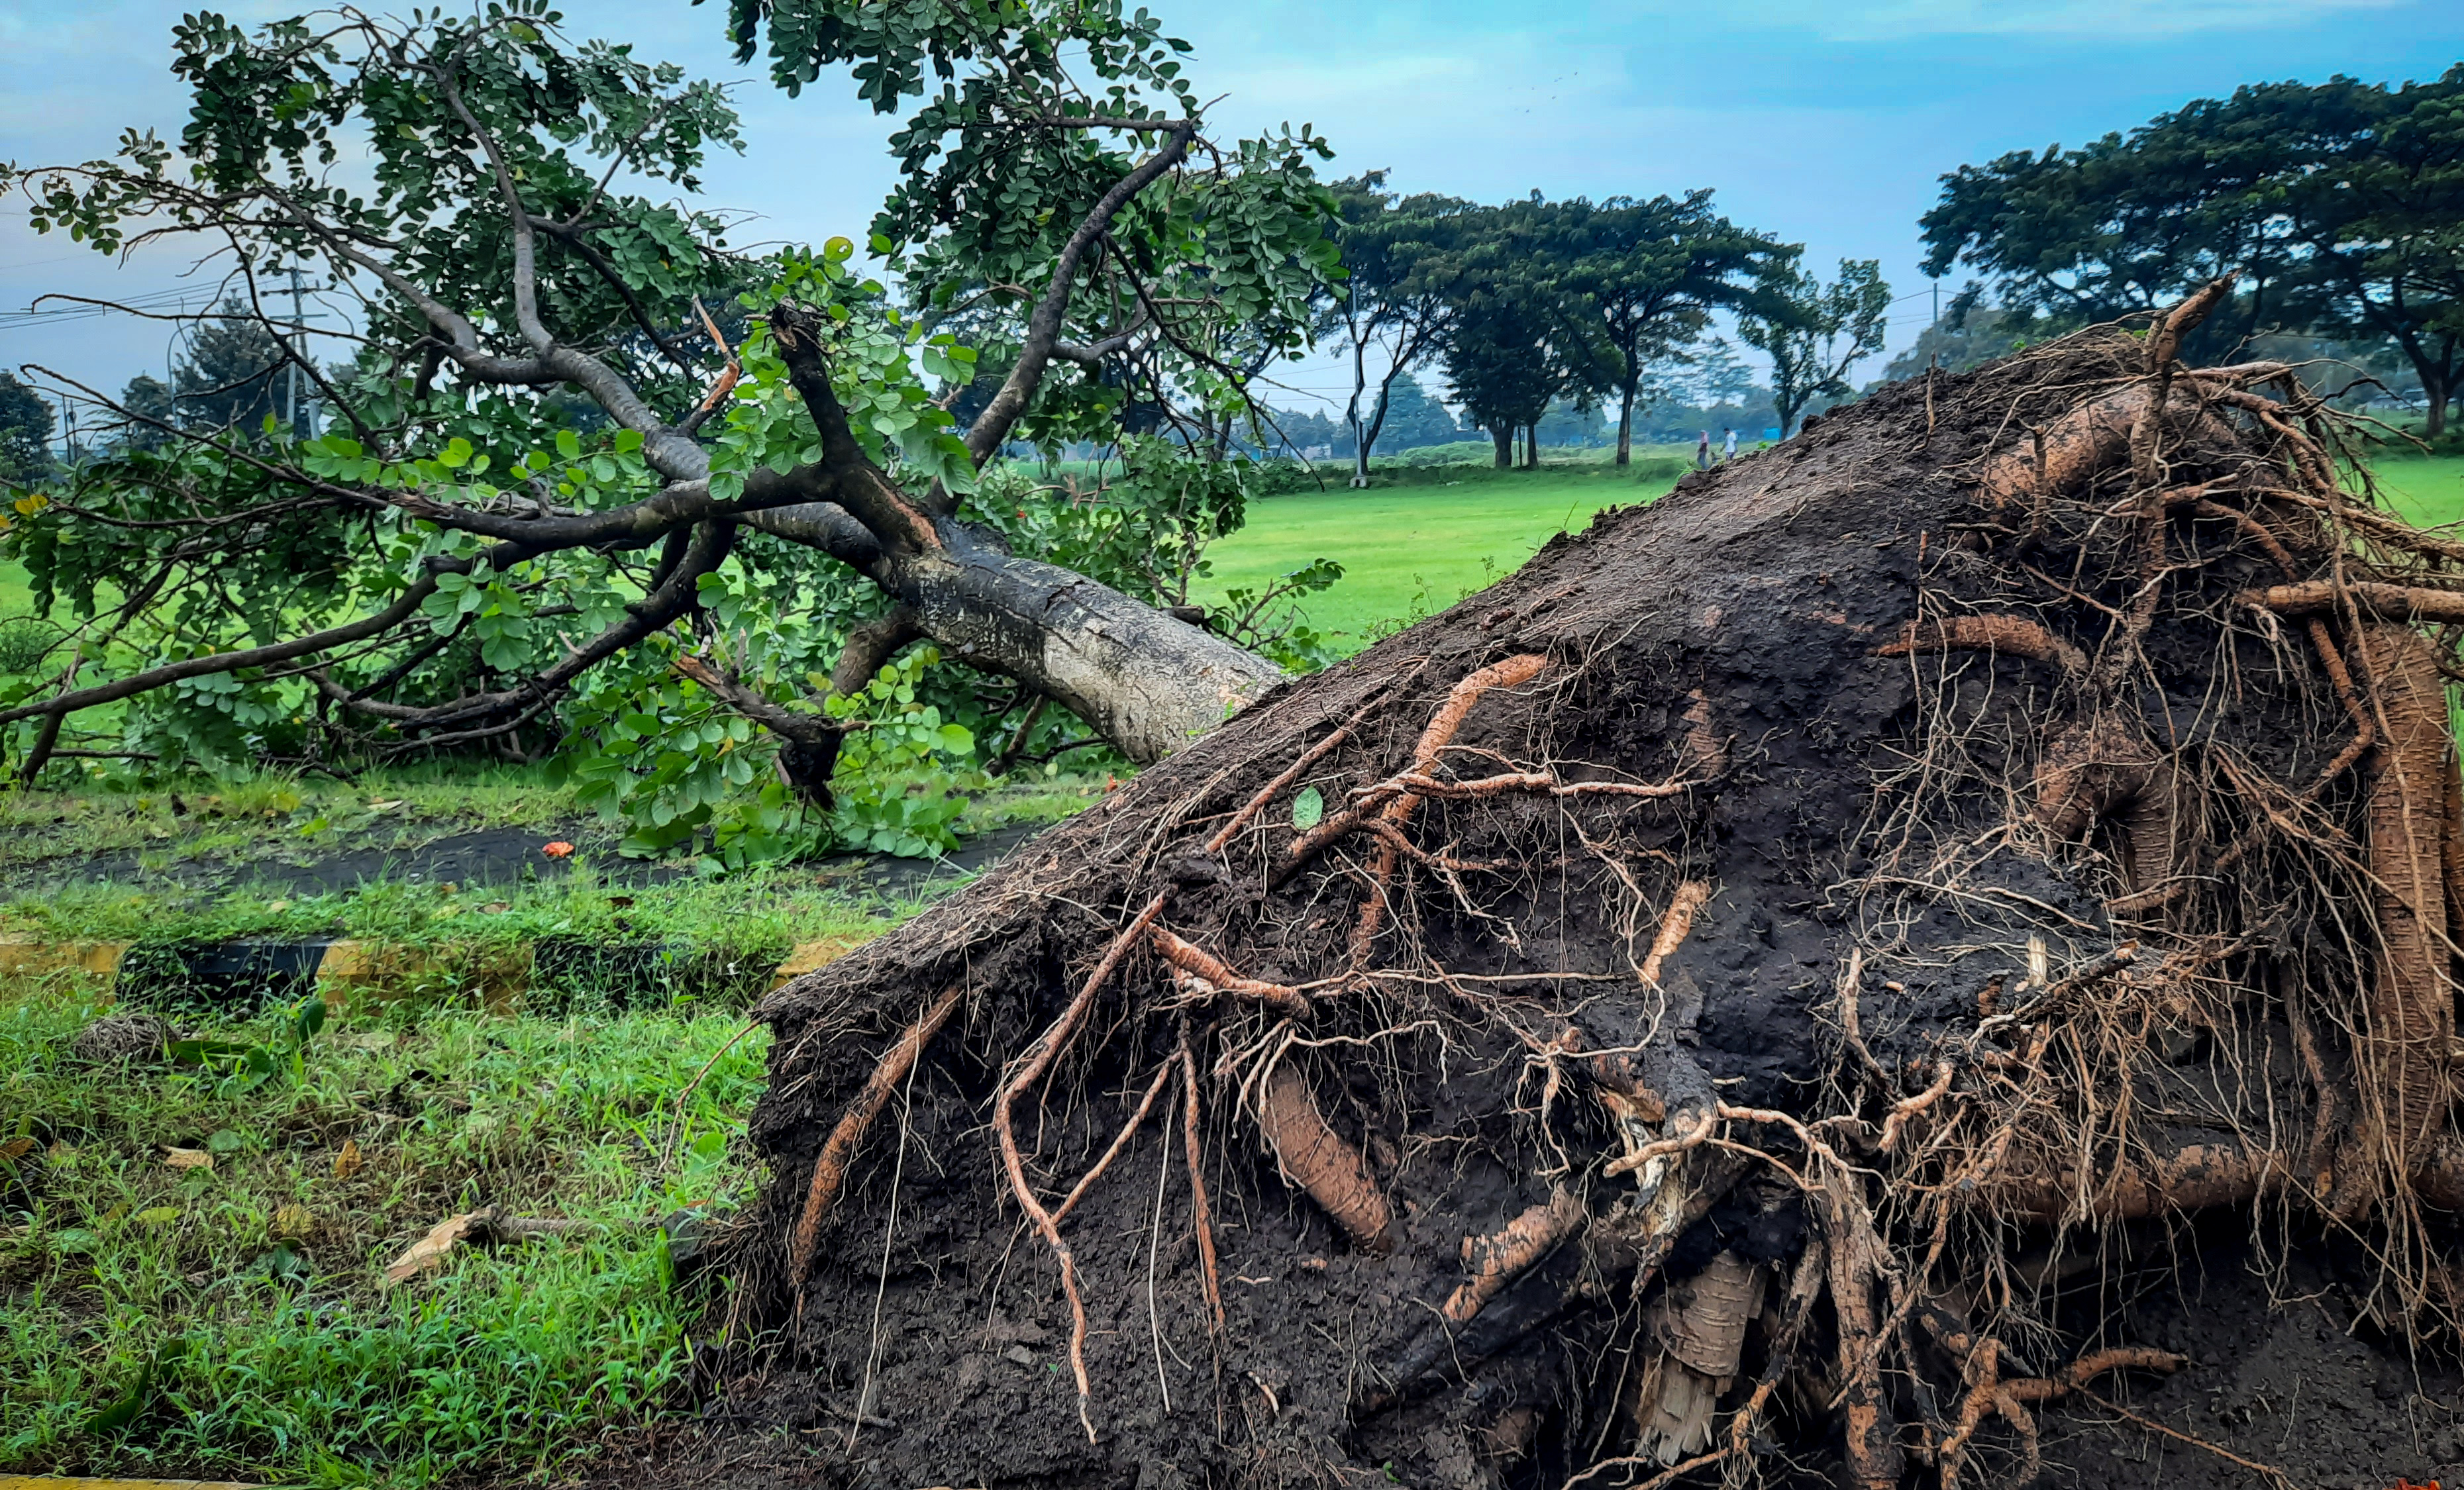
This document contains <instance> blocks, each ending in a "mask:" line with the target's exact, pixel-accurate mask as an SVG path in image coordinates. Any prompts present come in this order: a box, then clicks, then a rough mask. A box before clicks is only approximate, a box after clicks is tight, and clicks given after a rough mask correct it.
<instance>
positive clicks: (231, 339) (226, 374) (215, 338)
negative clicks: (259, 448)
mask: <svg viewBox="0 0 2464 1490" xmlns="http://www.w3.org/2000/svg"><path fill="white" fill-rule="evenodd" d="M290 365H291V354H290V351H289V349H288V348H287V347H286V345H285V344H284V342H283V340H282V339H281V338H279V337H277V336H275V332H274V329H273V327H271V326H270V325H268V324H267V322H266V320H265V318H264V317H263V316H261V315H260V314H258V312H257V311H256V310H255V309H253V308H252V307H251V305H250V303H249V302H248V301H247V300H244V299H241V298H240V297H238V296H232V297H231V298H228V299H226V300H224V301H223V303H222V307H221V309H220V310H218V311H217V312H215V313H214V314H213V315H210V316H206V317H201V318H198V319H197V320H196V321H195V323H194V324H193V325H192V327H191V328H190V335H189V338H188V355H187V358H186V359H184V360H183V361H182V362H180V364H179V366H178V367H177V368H176V369H175V370H174V371H173V373H172V376H171V389H172V397H173V403H172V407H173V408H174V409H175V410H176V411H177V413H178V417H179V421H180V423H182V424H184V425H187V426H188V427H191V428H196V429H205V430H215V429H231V430H235V431H238V432H240V433H242V434H255V433H257V432H258V431H259V430H261V429H262V428H263V427H264V426H265V421H266V420H267V419H268V418H278V417H281V416H282V415H283V414H284V413H285V412H286V410H285V407H284V404H283V400H282V397H281V393H282V388H283V376H282V375H283V374H284V373H285V372H286V371H288V370H289V368H290Z"/></svg>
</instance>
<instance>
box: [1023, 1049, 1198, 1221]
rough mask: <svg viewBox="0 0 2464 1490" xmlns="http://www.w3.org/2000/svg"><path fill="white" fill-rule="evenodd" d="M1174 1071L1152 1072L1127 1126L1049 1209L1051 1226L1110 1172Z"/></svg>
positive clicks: (1166, 1067) (1167, 1067)
mask: <svg viewBox="0 0 2464 1490" xmlns="http://www.w3.org/2000/svg"><path fill="white" fill-rule="evenodd" d="M1178 1069H1179V1065H1178V1063H1177V1062H1173V1061H1167V1062H1165V1063H1163V1065H1162V1066H1161V1067H1160V1068H1159V1069H1158V1070H1156V1072H1155V1080H1154V1081H1152V1082H1149V1083H1148V1084H1147V1094H1146V1096H1144V1097H1143V1098H1141V1099H1139V1102H1138V1106H1137V1109H1136V1110H1135V1111H1133V1112H1132V1113H1131V1114H1130V1120H1129V1121H1128V1122H1126V1123H1123V1124H1122V1125H1121V1130H1120V1131H1119V1132H1117V1133H1115V1134H1113V1135H1112V1141H1111V1144H1110V1145H1109V1146H1107V1147H1106V1148H1105V1150H1104V1152H1103V1154H1102V1155H1101V1156H1100V1157H1098V1158H1097V1159H1096V1160H1095V1164H1094V1167H1093V1168H1092V1169H1089V1171H1088V1172H1086V1173H1085V1174H1084V1175H1083V1176H1081V1177H1080V1178H1079V1181H1078V1183H1076V1184H1075V1185H1072V1186H1070V1187H1069V1194H1067V1195H1066V1196H1064V1197H1062V1201H1061V1203H1060V1204H1059V1205H1057V1206H1054V1207H1053V1208H1052V1224H1053V1225H1055V1226H1058V1225H1060V1224H1061V1223H1062V1222H1063V1221H1066V1220H1067V1219H1068V1218H1069V1213H1070V1212H1072V1211H1075V1210H1076V1209H1078V1202H1079V1201H1081V1200H1084V1199H1085V1198H1087V1192H1089V1190H1092V1189H1094V1188H1095V1181H1097V1180H1099V1179H1102V1178H1103V1177H1104V1172H1105V1171H1106V1170H1109V1169H1111V1167H1112V1161H1113V1160H1114V1159H1117V1158H1119V1157H1120V1156H1121V1150H1124V1149H1126V1148H1128V1147H1129V1146H1130V1140H1131V1139H1132V1138H1134V1137H1136V1136H1137V1131H1138V1128H1139V1127H1140V1126H1141V1125H1143V1124H1144V1123H1145V1122H1146V1120H1147V1114H1148V1113H1149V1112H1151V1111H1153V1110H1155V1099H1156V1098H1157V1097H1160V1096H1162V1095H1163V1088H1164V1084H1165V1083H1167V1082H1169V1081H1171V1080H1172V1078H1173V1075H1174V1073H1175V1072H1176V1071H1177V1070H1178Z"/></svg>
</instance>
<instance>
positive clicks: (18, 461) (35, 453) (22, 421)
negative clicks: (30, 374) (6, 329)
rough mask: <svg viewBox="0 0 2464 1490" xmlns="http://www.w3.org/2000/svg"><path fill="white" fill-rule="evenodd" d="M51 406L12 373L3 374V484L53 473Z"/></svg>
mask: <svg viewBox="0 0 2464 1490" xmlns="http://www.w3.org/2000/svg"><path fill="white" fill-rule="evenodd" d="M52 419H53V414H52V405H50V404H48V403H46V402H44V399H43V396H42V395H41V394H39V393H36V392H35V391H34V390H33V389H32V388H30V387H28V386H26V384H25V383H23V382H21V381H19V379H18V377H17V375H16V374H15V373H12V372H0V481H12V482H33V481H40V480H42V479H43V478H44V477H46V476H49V475H50V474H51V473H52V471H53V467H54V464H55V463H54V461H53V459H52Z"/></svg>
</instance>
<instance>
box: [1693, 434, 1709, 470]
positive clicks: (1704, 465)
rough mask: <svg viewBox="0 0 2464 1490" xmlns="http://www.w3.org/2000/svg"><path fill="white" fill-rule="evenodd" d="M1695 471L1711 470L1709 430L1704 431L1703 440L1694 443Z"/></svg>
mask: <svg viewBox="0 0 2464 1490" xmlns="http://www.w3.org/2000/svg"><path fill="white" fill-rule="evenodd" d="M1694 469H1695V470H1696V471H1708V470H1710V469H1711V431H1710V430H1708V429H1705V430H1704V431H1703V438H1701V439H1700V440H1697V441H1695V442H1694Z"/></svg>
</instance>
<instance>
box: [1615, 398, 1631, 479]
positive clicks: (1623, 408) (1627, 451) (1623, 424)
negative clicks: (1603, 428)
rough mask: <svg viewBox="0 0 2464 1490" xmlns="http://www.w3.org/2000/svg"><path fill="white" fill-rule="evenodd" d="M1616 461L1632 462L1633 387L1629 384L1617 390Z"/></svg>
mask: <svg viewBox="0 0 2464 1490" xmlns="http://www.w3.org/2000/svg"><path fill="white" fill-rule="evenodd" d="M1633 463H1634V389H1633V388H1632V387H1631V386H1628V387H1623V388H1619V389H1618V390H1617V464H1618V465H1620V466H1629V465H1632V464H1633Z"/></svg>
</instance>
